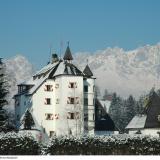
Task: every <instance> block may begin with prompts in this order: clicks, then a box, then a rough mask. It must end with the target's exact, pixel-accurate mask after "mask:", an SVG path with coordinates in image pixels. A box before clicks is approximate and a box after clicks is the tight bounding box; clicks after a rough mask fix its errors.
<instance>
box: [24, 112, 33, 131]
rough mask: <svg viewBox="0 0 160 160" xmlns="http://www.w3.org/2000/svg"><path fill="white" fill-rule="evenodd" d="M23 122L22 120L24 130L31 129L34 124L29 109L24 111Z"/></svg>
mask: <svg viewBox="0 0 160 160" xmlns="http://www.w3.org/2000/svg"><path fill="white" fill-rule="evenodd" d="M23 122H24V129H26V130H31V129H32V126H34V125H35V123H34V120H33V117H32V115H31V113H30V112H29V110H27V111H26V113H25V116H24V119H23Z"/></svg>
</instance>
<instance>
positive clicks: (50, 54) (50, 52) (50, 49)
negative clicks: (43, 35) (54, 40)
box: [48, 44, 52, 64]
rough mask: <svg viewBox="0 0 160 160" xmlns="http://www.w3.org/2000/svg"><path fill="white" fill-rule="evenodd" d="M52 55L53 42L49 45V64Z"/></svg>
mask: <svg viewBox="0 0 160 160" xmlns="http://www.w3.org/2000/svg"><path fill="white" fill-rule="evenodd" d="M51 56H52V44H50V45H49V61H48V64H49V63H50V62H51Z"/></svg>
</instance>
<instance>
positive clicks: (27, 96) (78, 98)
mask: <svg viewBox="0 0 160 160" xmlns="http://www.w3.org/2000/svg"><path fill="white" fill-rule="evenodd" d="M67 67H68V69H67V74H66V68H67ZM76 69H77V68H76V67H75V66H74V65H72V64H71V63H70V62H66V61H62V60H61V61H58V62H55V63H52V64H48V65H47V66H46V67H44V68H43V69H42V70H40V71H39V72H37V74H35V75H34V76H33V77H32V78H31V80H29V81H28V82H26V83H23V84H21V85H19V87H21V88H22V86H27V85H28V86H30V88H29V89H28V90H26V91H25V90H24V92H23V91H22V92H19V93H18V94H17V95H15V112H16V125H17V128H19V127H20V126H21V123H20V122H21V120H22V119H23V116H24V114H25V112H26V110H27V109H28V108H29V110H30V112H31V114H32V116H33V117H34V119H35V121H36V122H37V124H38V126H40V127H41V131H42V132H44V133H46V134H47V135H48V136H52V135H57V136H59V135H75V136H78V135H81V134H85V133H87V134H93V133H94V124H95V122H94V121H95V113H94V112H95V109H94V108H95V107H94V106H95V104H94V98H95V97H94V96H95V95H94V85H95V78H93V77H87V76H86V75H85V74H83V72H80V70H77V73H78V74H76ZM68 70H70V72H73V71H75V73H74V74H71V73H70V72H69V71H68ZM72 70H73V71H72ZM75 74H76V75H75Z"/></svg>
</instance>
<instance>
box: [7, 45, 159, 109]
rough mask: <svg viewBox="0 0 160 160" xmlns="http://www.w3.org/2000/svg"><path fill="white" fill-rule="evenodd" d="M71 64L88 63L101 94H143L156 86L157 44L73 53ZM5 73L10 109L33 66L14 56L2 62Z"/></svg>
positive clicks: (83, 64) (83, 65) (157, 72)
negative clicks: (4, 66) (127, 49)
mask: <svg viewBox="0 0 160 160" xmlns="http://www.w3.org/2000/svg"><path fill="white" fill-rule="evenodd" d="M73 56H74V59H75V60H74V63H76V64H77V65H78V66H79V68H80V69H82V70H83V69H84V67H85V65H86V64H87V59H88V64H89V66H90V68H91V70H92V71H93V73H94V75H95V77H96V78H97V79H96V82H97V85H98V86H99V88H100V89H101V93H102V94H103V91H104V89H108V90H109V91H111V92H114V91H115V92H117V93H118V94H119V95H121V96H124V97H126V96H128V95H129V94H133V95H134V96H135V97H138V96H140V95H142V94H145V93H147V92H148V91H149V90H150V89H151V88H152V87H153V86H155V87H156V88H160V44H156V45H153V46H150V45H146V46H144V47H140V48H137V49H135V50H131V51H124V50H123V49H122V48H118V47H115V48H107V49H105V50H100V51H97V52H95V53H82V52H80V53H76V54H74V55H73ZM6 66H7V74H8V75H9V84H10V86H11V87H10V92H11V93H10V96H9V101H10V105H9V107H10V108H11V109H13V102H14V101H13V100H12V99H11V98H12V97H13V95H14V94H15V93H16V92H17V86H16V85H17V84H18V83H21V82H23V81H25V80H27V79H28V78H30V77H31V76H32V75H33V73H34V69H33V66H32V64H31V63H30V62H29V61H28V60H27V59H26V58H25V57H23V56H21V55H17V56H15V57H14V58H11V59H9V60H7V61H6Z"/></svg>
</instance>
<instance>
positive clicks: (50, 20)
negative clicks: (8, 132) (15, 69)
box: [0, 0, 160, 66]
mask: <svg viewBox="0 0 160 160" xmlns="http://www.w3.org/2000/svg"><path fill="white" fill-rule="evenodd" d="M61 41H63V46H64V48H65V47H66V42H67V41H70V46H71V50H72V52H79V51H82V52H83V51H88V52H95V51H96V50H102V49H105V48H107V47H114V46H118V47H121V48H124V49H125V50H130V49H134V48H137V47H139V46H143V45H145V44H151V45H152V44H156V43H158V42H160V0H0V57H3V58H9V57H13V56H14V55H16V54H22V55H24V56H26V57H27V58H28V59H29V60H30V61H31V62H32V63H33V64H35V65H36V66H39V64H42V65H43V64H46V62H47V61H48V59H49V46H50V44H52V48H53V50H55V51H56V52H59V51H60V42H61Z"/></svg>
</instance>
